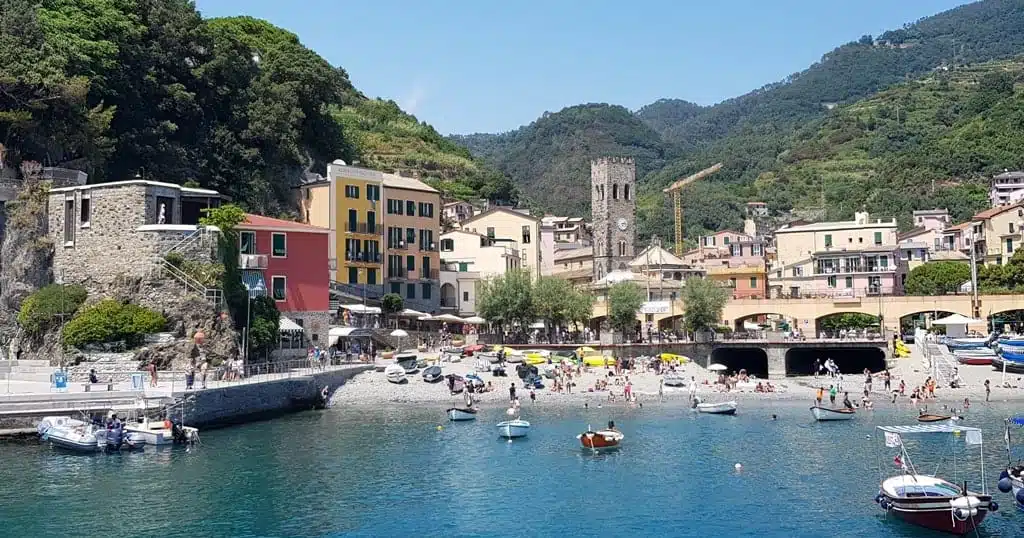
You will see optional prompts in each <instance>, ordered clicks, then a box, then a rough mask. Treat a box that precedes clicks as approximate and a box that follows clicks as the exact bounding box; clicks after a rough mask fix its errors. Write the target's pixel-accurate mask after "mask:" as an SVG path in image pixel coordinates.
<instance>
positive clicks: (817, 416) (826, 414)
mask: <svg viewBox="0 0 1024 538" xmlns="http://www.w3.org/2000/svg"><path fill="white" fill-rule="evenodd" d="M811 414H812V415H814V420H817V421H819V422H823V421H826V420H850V419H852V418H853V417H855V416H857V411H856V410H855V409H852V408H846V407H844V408H841V409H829V408H827V407H818V406H814V407H812V408H811Z"/></svg>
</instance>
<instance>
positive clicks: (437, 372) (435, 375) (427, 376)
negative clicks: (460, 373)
mask: <svg viewBox="0 0 1024 538" xmlns="http://www.w3.org/2000/svg"><path fill="white" fill-rule="evenodd" d="M442 379H444V375H443V374H442V373H441V367H440V366H430V367H428V368H424V369H423V380H424V381H426V382H427V383H437V382H438V381H441V380H442Z"/></svg>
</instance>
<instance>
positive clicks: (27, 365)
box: [0, 360, 56, 383]
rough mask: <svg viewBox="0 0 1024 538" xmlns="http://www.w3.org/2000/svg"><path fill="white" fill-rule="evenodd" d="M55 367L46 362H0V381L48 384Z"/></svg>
mask: <svg viewBox="0 0 1024 538" xmlns="http://www.w3.org/2000/svg"><path fill="white" fill-rule="evenodd" d="M54 370H56V367H54V366H50V361H47V360H20V361H18V360H11V361H0V381H38V382H43V383H49V382H50V375H52V374H53V371H54Z"/></svg>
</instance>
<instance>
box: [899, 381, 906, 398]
mask: <svg viewBox="0 0 1024 538" xmlns="http://www.w3.org/2000/svg"><path fill="white" fill-rule="evenodd" d="M906 395H907V382H906V381H904V380H902V379H901V380H900V396H906Z"/></svg>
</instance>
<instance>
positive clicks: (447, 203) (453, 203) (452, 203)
mask: <svg viewBox="0 0 1024 538" xmlns="http://www.w3.org/2000/svg"><path fill="white" fill-rule="evenodd" d="M462 204H466V205H468V206H470V207H472V206H473V204H471V203H469V202H466V201H463V200H455V201H454V202H445V204H444V207H452V206H457V205H462Z"/></svg>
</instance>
